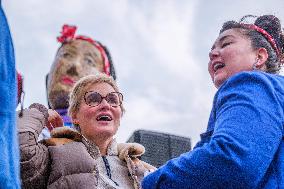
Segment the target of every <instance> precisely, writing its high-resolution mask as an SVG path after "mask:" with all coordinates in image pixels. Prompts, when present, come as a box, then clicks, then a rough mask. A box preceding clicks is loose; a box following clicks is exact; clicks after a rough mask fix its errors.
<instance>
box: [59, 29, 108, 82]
mask: <svg viewBox="0 0 284 189" xmlns="http://www.w3.org/2000/svg"><path fill="white" fill-rule="evenodd" d="M76 30H77V27H76V26H70V25H67V24H65V25H63V27H62V31H61V36H59V37H57V41H59V42H60V43H62V44H64V43H68V42H70V41H72V40H76V39H80V40H85V41H88V42H90V43H92V44H93V45H94V46H95V47H96V48H97V49H98V50H99V51H100V53H101V56H102V59H103V62H104V72H105V73H106V74H107V75H108V76H110V63H109V59H108V56H107V54H106V51H105V50H104V48H103V47H102V45H101V44H100V43H98V42H97V41H95V40H93V39H92V38H90V37H86V36H83V35H78V36H75V32H76Z"/></svg>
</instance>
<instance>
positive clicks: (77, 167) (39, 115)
mask: <svg viewBox="0 0 284 189" xmlns="http://www.w3.org/2000/svg"><path fill="white" fill-rule="evenodd" d="M69 102H70V106H69V115H70V116H71V118H72V121H73V123H74V125H75V127H76V130H73V129H70V128H69V127H60V126H61V125H62V120H61V121H60V119H59V118H58V114H57V113H56V112H55V111H48V110H47V109H46V108H45V107H43V106H41V105H39V104H34V105H32V106H31V107H30V109H28V110H25V111H24V116H23V118H20V119H19V122H18V125H19V127H20V134H19V136H20V149H21V156H22V162H21V164H22V167H21V168H22V169H21V173H22V178H23V188H46V187H47V188H80V189H90V188H121V189H128V188H135V189H138V188H140V181H141V180H142V178H143V177H144V174H145V173H148V172H149V171H151V169H155V168H154V167H153V166H151V165H149V164H147V163H145V162H142V161H140V160H139V159H138V157H139V156H141V155H142V154H143V153H144V147H143V146H141V145H139V144H135V143H131V144H130V143H129V144H127V143H126V144H117V143H116V140H115V138H114V135H115V134H116V132H117V130H118V128H119V125H120V119H121V117H122V115H123V113H124V108H123V104H122V102H123V95H122V94H121V93H120V92H119V89H118V87H117V85H116V83H115V81H114V80H113V79H112V78H111V77H109V76H107V75H105V74H97V75H89V76H86V77H83V78H82V79H80V80H79V81H78V82H77V83H76V84H75V86H74V88H73V90H72V92H71V95H70V100H69ZM27 114H28V115H29V116H28V117H25V115H27ZM46 124H52V125H53V127H57V128H56V129H54V130H53V131H52V132H51V135H52V137H53V138H51V139H47V140H45V141H44V142H41V143H37V137H38V133H40V131H41V130H42V129H43V127H44V125H46Z"/></svg>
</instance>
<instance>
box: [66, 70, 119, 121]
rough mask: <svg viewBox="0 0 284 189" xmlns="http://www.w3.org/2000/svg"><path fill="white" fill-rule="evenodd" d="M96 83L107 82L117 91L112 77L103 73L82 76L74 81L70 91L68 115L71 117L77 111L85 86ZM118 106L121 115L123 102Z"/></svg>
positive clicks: (85, 89) (85, 90)
mask: <svg viewBox="0 0 284 189" xmlns="http://www.w3.org/2000/svg"><path fill="white" fill-rule="evenodd" d="M97 83H107V84H109V85H110V86H112V87H113V89H114V90H115V92H119V89H118V87H117V84H116V82H115V81H114V80H113V78H112V77H110V76H107V75H106V74H104V73H97V74H95V75H88V76H85V77H82V78H81V79H80V80H79V81H77V82H76V83H75V85H74V87H73V89H72V91H71V93H70V96H69V108H68V114H69V116H71V117H73V116H74V115H75V114H76V113H77V112H78V111H79V108H80V105H81V103H82V99H83V98H84V95H85V93H86V92H87V88H88V87H89V86H90V85H94V84H97ZM120 108H121V112H122V114H121V115H123V114H124V112H125V109H124V107H123V104H121V105H120Z"/></svg>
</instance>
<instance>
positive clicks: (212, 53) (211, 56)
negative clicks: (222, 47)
mask: <svg viewBox="0 0 284 189" xmlns="http://www.w3.org/2000/svg"><path fill="white" fill-rule="evenodd" d="M219 54H220V53H219V51H218V50H217V49H212V50H211V51H210V52H209V59H210V61H212V60H213V59H214V58H216V57H218V56H219Z"/></svg>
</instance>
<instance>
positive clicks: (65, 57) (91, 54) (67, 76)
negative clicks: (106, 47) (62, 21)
mask: <svg viewBox="0 0 284 189" xmlns="http://www.w3.org/2000/svg"><path fill="white" fill-rule="evenodd" d="M103 71H104V64H103V60H102V56H101V54H100V51H99V50H98V49H97V48H96V47H95V46H94V45H93V44H91V43H90V42H88V41H84V40H75V41H72V42H70V43H66V44H64V45H63V46H62V47H61V48H60V49H59V50H58V52H57V55H56V57H55V61H54V63H53V65H52V67H51V70H50V73H49V79H48V85H47V87H48V88H47V90H48V100H49V103H50V106H51V108H53V109H61V108H68V98H69V96H68V95H69V93H70V91H71V89H72V86H73V85H74V83H75V82H76V81H77V80H79V79H80V78H82V77H84V76H86V75H90V74H95V73H97V72H103Z"/></svg>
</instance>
